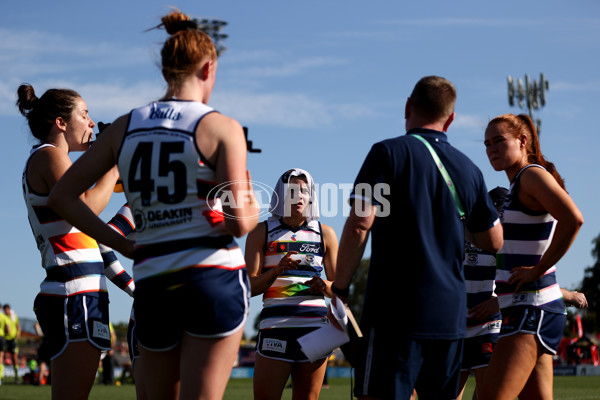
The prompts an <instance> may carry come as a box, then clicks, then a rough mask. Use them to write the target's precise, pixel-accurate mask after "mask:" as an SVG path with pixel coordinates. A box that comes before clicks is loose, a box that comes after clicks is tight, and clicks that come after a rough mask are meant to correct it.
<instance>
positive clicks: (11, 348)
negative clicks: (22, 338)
mask: <svg viewBox="0 0 600 400" xmlns="http://www.w3.org/2000/svg"><path fill="white" fill-rule="evenodd" d="M4 351H5V352H7V353H10V354H17V341H16V340H15V339H6V343H4Z"/></svg>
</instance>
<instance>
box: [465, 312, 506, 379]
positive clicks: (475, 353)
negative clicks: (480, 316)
mask: <svg viewBox="0 0 600 400" xmlns="http://www.w3.org/2000/svg"><path fill="white" fill-rule="evenodd" d="M501 323H502V321H501V320H498V321H489V322H485V323H483V324H481V325H479V326H476V327H467V336H469V333H470V332H474V333H476V334H477V336H473V337H466V338H465V344H464V347H463V356H462V367H461V371H463V372H468V371H471V370H473V369H477V368H482V367H487V366H488V364H489V363H490V359H491V358H492V352H493V351H494V347H496V343H497V342H498V335H499V333H500V326H501Z"/></svg>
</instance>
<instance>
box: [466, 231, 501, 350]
mask: <svg viewBox="0 0 600 400" xmlns="http://www.w3.org/2000/svg"><path fill="white" fill-rule="evenodd" d="M464 272H465V285H466V287H467V311H468V310H469V309H471V308H473V307H475V306H476V305H478V304H481V303H482V302H484V301H486V300H488V299H489V298H490V297H492V296H496V295H495V293H494V287H495V284H494V277H495V276H496V256H495V255H494V254H492V253H489V252H486V251H484V250H481V249H480V248H478V247H475V246H473V245H472V244H471V243H469V242H467V241H465V262H464ZM501 323H502V316H501V314H500V313H499V312H498V313H495V314H492V315H490V316H488V317H487V318H485V319H484V320H476V319H474V318H471V317H469V315H468V312H467V334H466V336H465V338H473V337H487V338H489V340H490V341H491V340H497V338H498V334H499V333H500V326H501Z"/></svg>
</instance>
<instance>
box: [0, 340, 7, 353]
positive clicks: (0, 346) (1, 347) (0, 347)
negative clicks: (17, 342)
mask: <svg viewBox="0 0 600 400" xmlns="http://www.w3.org/2000/svg"><path fill="white" fill-rule="evenodd" d="M5 347H6V339H4V337H3V336H0V351H4V348H5Z"/></svg>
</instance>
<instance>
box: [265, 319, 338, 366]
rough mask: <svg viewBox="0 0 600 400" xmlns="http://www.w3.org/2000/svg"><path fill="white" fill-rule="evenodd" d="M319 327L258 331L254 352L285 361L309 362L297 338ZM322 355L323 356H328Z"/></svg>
mask: <svg viewBox="0 0 600 400" xmlns="http://www.w3.org/2000/svg"><path fill="white" fill-rule="evenodd" d="M315 329H319V328H318V327H311V328H271V329H261V330H260V331H258V338H257V340H256V353H258V354H260V355H261V356H263V357H267V358H272V359H275V360H280V361H287V362H292V363H293V362H310V360H309V359H308V358H307V357H306V355H305V354H304V352H303V351H302V349H301V347H300V343H298V338H299V337H302V336H304V335H306V334H307V333H310V332H312V331H314V330H315ZM328 356H329V355H327V356H324V357H323V358H326V357H328Z"/></svg>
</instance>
